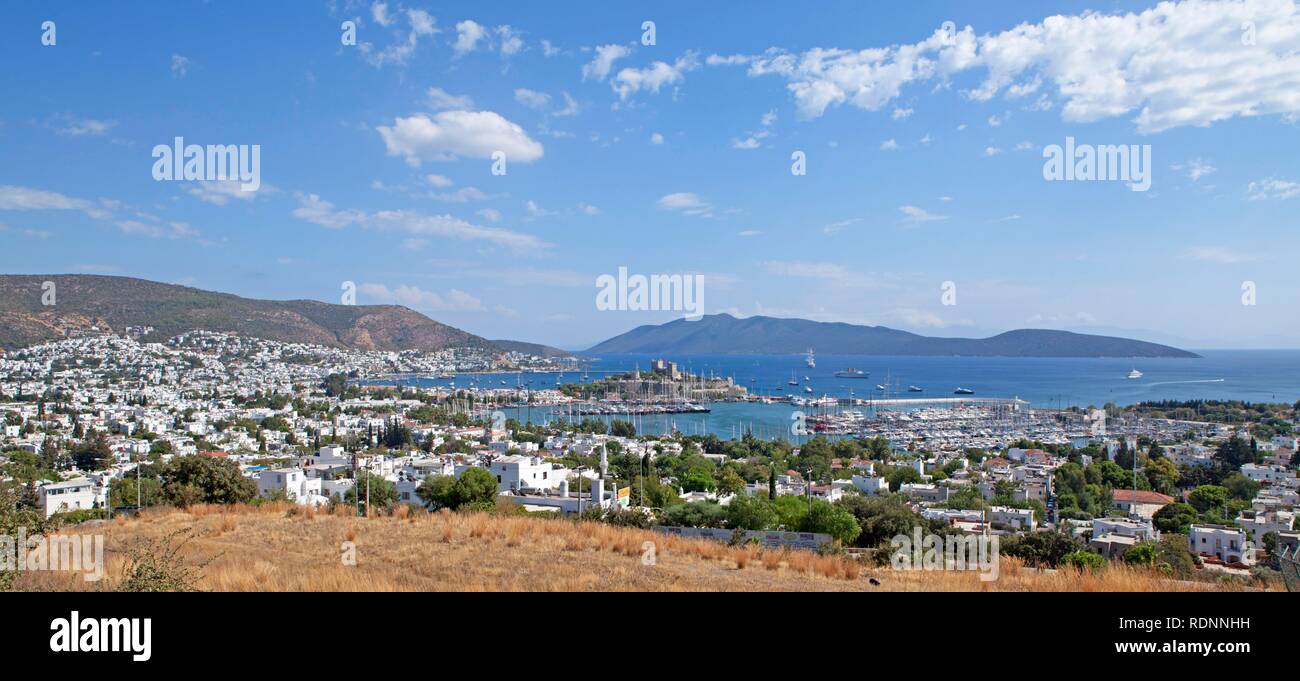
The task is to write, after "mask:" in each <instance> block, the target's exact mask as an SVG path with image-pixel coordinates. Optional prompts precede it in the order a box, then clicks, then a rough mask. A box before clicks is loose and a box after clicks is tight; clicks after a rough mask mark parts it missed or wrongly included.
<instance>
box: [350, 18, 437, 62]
mask: <svg viewBox="0 0 1300 681" xmlns="http://www.w3.org/2000/svg"><path fill="white" fill-rule="evenodd" d="M402 14H403V15H405V17H406V23H407V25H408V27H409V28H408V30H407V31H406V36H405V37H404V38H402V37H401V33H400V32H398V33H397V36H398V40H397V41H395V42H393V43H392V44H390V45H388V46H387V47H384V48H383V49H376V47H375V46H374V44H372V43H370V42H362V43H361V44H359V45H358V46H357V47H358V48H360V51H361V54H362V56H363V57H365V59H366V61H367V62H369V63H370V64H371V65H372V66H376V67H382V66H385V65H387V64H395V65H397V66H403V65H405V64H406V62H408V61H410V59H411V57H412V56H414V55H415V48H416V47H418V46H419V44H420V40H421V39H422V38H424V37H426V36H431V35H433V34H435V33H437V32H438V27H437V22H436V21H435V20H434V18H433V15H431V14H429V13H428V12H426V11H424V10H422V9H407V10H402ZM370 15H371V18H372V19H374V20H375V23H377V24H379V25H380V26H392V25H394V24H396V23H397V21H396V18H395V17H394V16H393V15H392V14H390V13H389V11H388V5H387V4H385V3H375V4H373V5H371V6H370Z"/></svg>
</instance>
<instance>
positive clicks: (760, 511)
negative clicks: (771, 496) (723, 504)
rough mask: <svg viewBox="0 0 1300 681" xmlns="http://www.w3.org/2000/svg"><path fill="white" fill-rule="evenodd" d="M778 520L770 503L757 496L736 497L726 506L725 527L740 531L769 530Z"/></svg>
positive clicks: (773, 527) (775, 525) (774, 526)
mask: <svg viewBox="0 0 1300 681" xmlns="http://www.w3.org/2000/svg"><path fill="white" fill-rule="evenodd" d="M777 523H778V518H777V515H776V511H775V510H773V509H772V502H770V501H768V500H767V499H764V498H763V497H758V496H738V497H736V498H735V499H732V501H731V503H730V504H728V505H727V526H728V527H731V528H735V529H742V530H771V529H775V528H776V527H777Z"/></svg>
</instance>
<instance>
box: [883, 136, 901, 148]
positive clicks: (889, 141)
mask: <svg viewBox="0 0 1300 681" xmlns="http://www.w3.org/2000/svg"><path fill="white" fill-rule="evenodd" d="M880 150H881V151H897V150H898V142H895V141H894V138H892V137H891V138H889V139H887V140H885V141H884V142H881V143H880Z"/></svg>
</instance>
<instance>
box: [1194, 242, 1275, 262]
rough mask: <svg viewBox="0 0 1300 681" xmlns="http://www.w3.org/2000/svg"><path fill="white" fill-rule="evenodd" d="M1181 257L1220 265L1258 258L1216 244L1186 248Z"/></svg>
mask: <svg viewBox="0 0 1300 681" xmlns="http://www.w3.org/2000/svg"><path fill="white" fill-rule="evenodd" d="M1182 257H1184V258H1187V259H1189V260H1200V261H1202V262H1212V263H1218V264H1220V265H1238V264H1241V263H1245V262H1253V261H1255V260H1259V259H1260V258H1259V256H1257V255H1253V254H1250V253H1240V252H1237V251H1233V250H1230V249H1227V248H1220V247H1217V246H1197V247H1193V248H1188V249H1187V250H1185V251H1183V253H1182Z"/></svg>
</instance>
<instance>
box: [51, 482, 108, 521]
mask: <svg viewBox="0 0 1300 681" xmlns="http://www.w3.org/2000/svg"><path fill="white" fill-rule="evenodd" d="M37 494H38V496H39V498H40V503H41V508H42V509H44V511H45V517H46V518H48V517H50V516H52V515H54V514H55V513H63V512H65V511H79V510H82V509H87V508H94V507H95V483H93V482H91V481H90V480H88V479H86V478H76V479H74V480H68V481H66V482H50V483H46V484H44V485H41V487H40V489H39V490H38V492H37Z"/></svg>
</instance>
